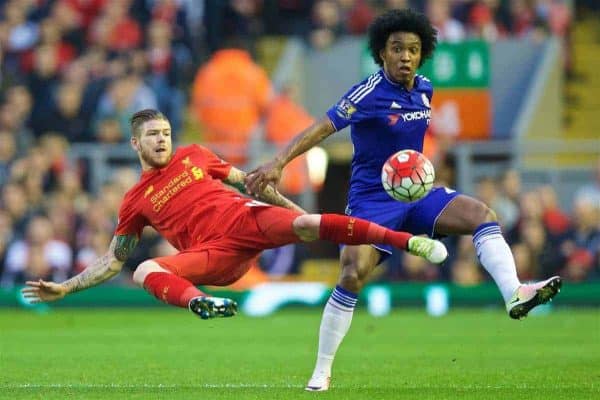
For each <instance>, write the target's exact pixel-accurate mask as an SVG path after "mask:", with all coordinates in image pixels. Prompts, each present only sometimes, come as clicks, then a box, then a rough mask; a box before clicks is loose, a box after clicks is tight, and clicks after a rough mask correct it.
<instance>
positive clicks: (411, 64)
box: [379, 32, 421, 89]
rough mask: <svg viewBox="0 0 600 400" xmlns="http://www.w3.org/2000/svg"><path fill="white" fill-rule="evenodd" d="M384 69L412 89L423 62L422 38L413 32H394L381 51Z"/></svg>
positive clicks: (394, 78) (389, 75)
mask: <svg viewBox="0 0 600 400" xmlns="http://www.w3.org/2000/svg"><path fill="white" fill-rule="evenodd" d="M379 56H380V57H381V59H382V60H383V69H384V70H385V73H386V74H387V75H388V77H389V78H391V79H392V80H393V81H395V82H398V83H401V84H403V85H405V86H407V87H408V88H409V89H412V86H413V82H414V78H415V74H416V73H417V68H419V63H420V62H421V38H419V35H417V34H415V33H412V32H394V33H392V34H391V35H390V36H389V37H388V39H387V42H386V43H385V47H384V48H383V50H381V52H380V53H379Z"/></svg>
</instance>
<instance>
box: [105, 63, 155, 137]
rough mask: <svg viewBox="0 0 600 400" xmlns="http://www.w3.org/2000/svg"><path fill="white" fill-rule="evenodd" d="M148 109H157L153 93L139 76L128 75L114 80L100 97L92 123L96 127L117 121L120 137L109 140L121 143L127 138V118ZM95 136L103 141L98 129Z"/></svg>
mask: <svg viewBox="0 0 600 400" xmlns="http://www.w3.org/2000/svg"><path fill="white" fill-rule="evenodd" d="M149 107H150V108H152V107H157V100H156V96H155V94H154V92H153V91H152V90H151V89H150V88H149V87H148V86H147V85H146V84H145V83H144V81H143V80H142V78H141V77H140V76H139V75H137V74H135V73H130V74H127V75H125V76H123V77H121V78H119V79H117V80H115V81H114V82H113V83H112V84H110V86H109V87H108V88H107V90H106V91H105V92H104V93H103V94H102V95H101V97H100V100H99V103H98V108H97V110H96V114H95V116H94V121H95V124H96V125H97V126H98V125H100V124H102V123H103V122H106V121H107V120H110V121H114V120H116V121H118V123H119V132H120V133H121V137H119V138H117V137H114V136H111V138H110V140H115V141H119V142H123V141H126V140H127V138H128V137H129V123H128V121H129V118H131V116H132V115H133V114H134V112H135V110H140V109H144V108H149ZM111 132H113V133H115V132H116V131H114V130H113V131H111ZM96 135H97V136H99V137H100V138H102V139H105V137H102V136H101V135H100V131H99V129H97V130H96Z"/></svg>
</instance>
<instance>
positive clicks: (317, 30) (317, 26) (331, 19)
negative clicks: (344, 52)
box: [309, 0, 345, 49]
mask: <svg viewBox="0 0 600 400" xmlns="http://www.w3.org/2000/svg"><path fill="white" fill-rule="evenodd" d="M311 21H312V25H313V27H312V31H311V33H310V37H309V42H310V44H311V45H312V47H314V48H315V49H326V48H328V47H330V46H331V45H332V44H333V43H334V42H335V41H336V40H337V38H338V37H339V36H340V35H342V34H343V33H345V30H344V25H343V22H342V16H341V11H340V8H339V5H338V4H337V3H336V2H335V1H333V0H318V1H317V2H316V3H315V6H314V8H313V15H312V18H311Z"/></svg>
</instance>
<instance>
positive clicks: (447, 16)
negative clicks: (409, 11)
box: [427, 0, 465, 42]
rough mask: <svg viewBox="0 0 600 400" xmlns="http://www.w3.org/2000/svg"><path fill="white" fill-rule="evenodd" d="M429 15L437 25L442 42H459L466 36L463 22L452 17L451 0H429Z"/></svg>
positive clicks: (439, 38)
mask: <svg viewBox="0 0 600 400" xmlns="http://www.w3.org/2000/svg"><path fill="white" fill-rule="evenodd" d="M427 16H428V17H429V19H430V20H431V23H432V24H433V25H434V26H435V27H436V29H437V37H438V40H439V41H440V42H459V41H461V40H463V39H464V38H465V28H464V26H463V24H462V23H461V22H460V21H457V20H456V19H454V18H452V14H451V9H450V1H449V0H429V1H428V2H427Z"/></svg>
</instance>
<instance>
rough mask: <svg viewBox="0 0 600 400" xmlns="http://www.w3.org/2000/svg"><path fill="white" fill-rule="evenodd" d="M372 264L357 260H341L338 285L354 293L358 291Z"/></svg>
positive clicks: (371, 268)
mask: <svg viewBox="0 0 600 400" xmlns="http://www.w3.org/2000/svg"><path fill="white" fill-rule="evenodd" d="M373 268H374V267H373V266H371V265H368V264H367V263H361V262H359V261H354V260H348V261H346V262H344V260H343V261H342V274H341V276H340V282H339V283H340V285H341V286H342V287H343V288H345V289H347V290H349V291H351V292H354V293H358V292H360V290H361V289H362V287H363V286H364V284H365V282H366V280H367V277H368V276H369V273H370V272H371V271H372V270H373Z"/></svg>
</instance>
